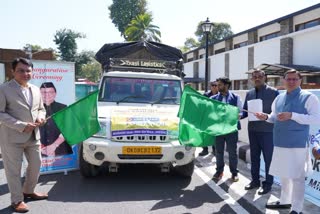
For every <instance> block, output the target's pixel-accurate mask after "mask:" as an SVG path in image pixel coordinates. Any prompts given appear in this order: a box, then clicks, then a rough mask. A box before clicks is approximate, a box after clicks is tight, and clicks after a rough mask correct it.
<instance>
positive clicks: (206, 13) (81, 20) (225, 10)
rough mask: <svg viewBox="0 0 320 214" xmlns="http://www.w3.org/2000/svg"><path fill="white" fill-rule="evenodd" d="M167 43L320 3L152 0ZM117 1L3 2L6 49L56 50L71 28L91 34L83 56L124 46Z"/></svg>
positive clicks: (2, 44) (0, 35)
mask: <svg viewBox="0 0 320 214" xmlns="http://www.w3.org/2000/svg"><path fill="white" fill-rule="evenodd" d="M147 2H148V6H147V8H148V10H149V11H150V12H152V14H153V24H155V25H157V26H159V27H160V31H161V34H162V36H161V40H162V43H164V44H167V45H171V46H174V47H181V46H183V45H184V42H185V40H186V38H188V37H194V38H195V35H194V32H195V31H196V27H197V25H198V23H199V22H200V21H205V20H206V18H207V17H208V18H209V19H210V21H211V22H226V23H229V24H230V26H231V29H232V31H233V33H239V32H242V31H245V30H247V29H250V28H252V27H255V26H258V25H260V24H263V23H266V22H269V21H272V20H274V19H277V18H279V17H282V16H285V15H288V14H290V13H293V12H296V11H298V10H301V9H304V8H307V7H310V6H312V5H315V4H318V3H320V1H316V0H241V1H240V0H219V1H218V0H147ZM111 4H112V0H1V4H0V29H1V30H0V48H9V49H22V48H23V47H24V46H25V45H26V44H33V45H40V46H41V47H42V48H54V49H57V46H56V45H55V43H54V42H53V39H54V34H55V33H56V31H58V30H60V29H63V28H67V29H71V30H73V31H76V32H80V33H83V34H85V35H86V38H84V39H78V40H77V44H78V52H80V51H83V50H90V51H95V52H96V51H98V50H99V49H100V48H101V47H102V46H103V45H104V44H105V43H113V42H123V41H124V39H123V38H122V37H121V36H120V33H119V31H118V30H117V28H116V27H115V26H114V24H112V22H111V19H110V18H109V14H110V12H109V10H108V6H109V5H111Z"/></svg>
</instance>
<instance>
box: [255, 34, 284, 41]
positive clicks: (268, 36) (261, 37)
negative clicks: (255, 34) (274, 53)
mask: <svg viewBox="0 0 320 214" xmlns="http://www.w3.org/2000/svg"><path fill="white" fill-rule="evenodd" d="M278 36H280V32H275V33H271V34H268V35H264V36H260V42H261V41H265V40H268V39H273V38H276V37H278Z"/></svg>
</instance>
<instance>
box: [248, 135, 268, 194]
mask: <svg viewBox="0 0 320 214" xmlns="http://www.w3.org/2000/svg"><path fill="white" fill-rule="evenodd" d="M248 133H249V141H250V158H251V177H252V182H253V183H255V184H260V156H261V152H262V155H263V159H264V162H265V172H266V180H265V181H264V182H262V186H263V187H266V188H269V187H271V186H272V184H273V176H272V175H270V174H269V168H270V163H271V159H272V153H273V137H272V135H273V134H272V132H253V131H249V132H248Z"/></svg>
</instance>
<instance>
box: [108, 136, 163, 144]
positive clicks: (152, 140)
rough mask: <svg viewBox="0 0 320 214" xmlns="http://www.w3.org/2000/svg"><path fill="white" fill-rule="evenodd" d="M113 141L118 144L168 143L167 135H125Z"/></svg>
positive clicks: (113, 138) (114, 138)
mask: <svg viewBox="0 0 320 214" xmlns="http://www.w3.org/2000/svg"><path fill="white" fill-rule="evenodd" d="M112 140H113V141H119V142H150V143H159V142H160V143H161V142H162V143H164V142H167V141H169V136H168V135H127V136H118V137H112Z"/></svg>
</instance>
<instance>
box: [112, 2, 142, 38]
mask: <svg viewBox="0 0 320 214" xmlns="http://www.w3.org/2000/svg"><path fill="white" fill-rule="evenodd" d="M108 9H109V11H110V19H111V20H112V23H113V24H114V25H115V26H116V27H117V28H118V30H119V32H120V33H121V36H124V32H125V30H126V28H127V26H128V24H129V23H130V22H131V20H132V19H134V18H135V17H136V16H137V15H139V14H144V13H146V12H147V1H146V0H112V4H111V5H110V6H109V7H108Z"/></svg>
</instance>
